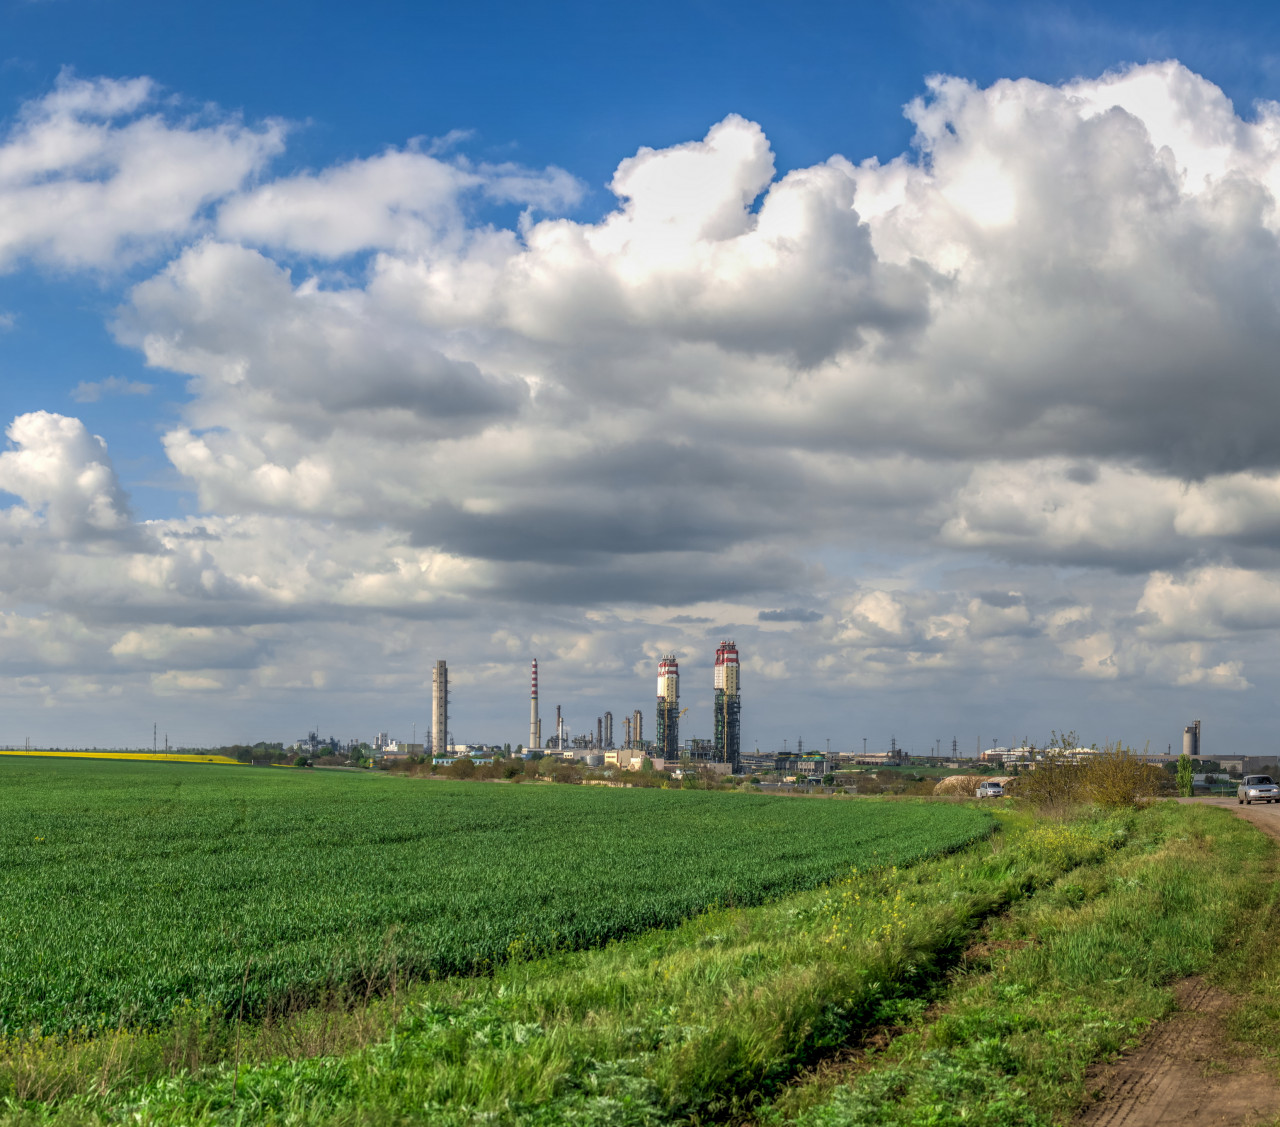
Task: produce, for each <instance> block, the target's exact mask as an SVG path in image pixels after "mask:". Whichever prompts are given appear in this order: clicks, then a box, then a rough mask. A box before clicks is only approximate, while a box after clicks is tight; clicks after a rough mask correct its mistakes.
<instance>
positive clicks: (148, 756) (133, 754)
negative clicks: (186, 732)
mask: <svg viewBox="0 0 1280 1127" xmlns="http://www.w3.org/2000/svg"><path fill="white" fill-rule="evenodd" d="M0 755H21V756H39V757H42V758H45V759H133V760H140V761H143V762H147V763H231V764H236V765H239V764H240V761H239V760H238V759H232V758H231V757H230V756H228V755H179V754H178V753H177V752H168V753H166V752H150V751H0Z"/></svg>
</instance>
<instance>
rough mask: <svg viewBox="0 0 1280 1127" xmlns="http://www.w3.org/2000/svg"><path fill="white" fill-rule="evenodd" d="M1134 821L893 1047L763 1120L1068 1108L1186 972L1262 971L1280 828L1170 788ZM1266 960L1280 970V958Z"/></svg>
mask: <svg viewBox="0 0 1280 1127" xmlns="http://www.w3.org/2000/svg"><path fill="white" fill-rule="evenodd" d="M1134 825H1135V827H1136V829H1135V839H1134V843H1133V846H1132V847H1131V848H1130V849H1127V850H1124V851H1122V852H1118V853H1117V854H1116V855H1115V856H1114V857H1112V858H1111V859H1110V861H1109V862H1108V863H1107V864H1106V865H1102V866H1097V867H1093V868H1087V869H1076V870H1073V871H1071V872H1068V873H1064V874H1063V875H1062V876H1061V877H1059V878H1058V879H1057V880H1056V881H1054V882H1053V883H1052V884H1051V885H1050V886H1049V887H1047V888H1046V889H1044V890H1043V891H1042V892H1041V893H1040V894H1039V895H1037V896H1035V897H1033V898H1030V899H1027V900H1025V901H1023V902H1022V903H1020V904H1018V905H1015V906H1014V907H1013V909H1012V910H1011V911H1010V912H1009V913H1008V914H1007V915H1006V916H1004V917H1002V918H1000V919H998V920H993V921H991V924H990V926H989V928H988V930H987V933H986V934H985V935H984V937H983V942H982V943H981V944H979V945H976V949H977V951H976V953H975V955H974V957H973V959H972V961H970V962H969V963H968V964H967V969H966V973H963V974H960V975H958V976H957V977H956V978H955V980H954V982H953V984H952V985H951V987H950V989H949V990H948V991H947V992H946V994H945V995H944V996H942V997H941V998H939V999H938V1000H937V1003H936V1005H935V1007H934V1008H933V1009H932V1010H930V1011H929V1012H928V1013H924V1012H917V1013H916V1014H915V1015H914V1018H913V1020H912V1021H910V1023H909V1025H908V1028H907V1031H906V1032H905V1033H904V1034H903V1035H902V1036H899V1037H897V1038H896V1039H895V1040H894V1041H893V1042H892V1044H891V1045H890V1046H889V1047H888V1048H887V1050H886V1051H884V1052H882V1053H879V1054H874V1055H872V1056H869V1057H863V1058H861V1059H859V1060H857V1061H856V1062H854V1063H853V1064H851V1066H850V1067H849V1068H848V1069H846V1070H844V1071H843V1072H842V1073H836V1074H832V1073H827V1074H825V1075H822V1076H814V1077H812V1078H810V1080H809V1081H808V1082H807V1083H804V1084H798V1085H795V1086H793V1087H792V1088H791V1089H790V1090H789V1091H787V1092H786V1093H785V1094H784V1095H783V1096H782V1097H780V1098H779V1099H777V1100H776V1101H775V1102H774V1104H773V1105H772V1107H771V1108H769V1109H768V1110H767V1112H766V1113H765V1114H764V1115H763V1116H762V1121H763V1122H764V1123H768V1124H781V1123H796V1124H799V1125H802V1127H860V1125H864V1124H866V1125H871V1124H876V1125H893V1124H919V1123H937V1124H952V1123H954V1124H960V1123H963V1124H966V1125H976V1127H1006V1125H1012V1124H1038V1123H1044V1124H1049V1123H1051V1122H1060V1121H1062V1120H1063V1119H1065V1118H1070V1115H1071V1113H1072V1112H1073V1111H1074V1110H1075V1108H1076V1107H1077V1106H1078V1105H1079V1103H1080V1101H1081V1099H1082V1096H1083V1091H1084V1077H1085V1071H1086V1069H1087V1068H1088V1067H1089V1065H1090V1064H1092V1063H1094V1062H1095V1061H1097V1060H1099V1059H1101V1058H1103V1057H1105V1056H1107V1055H1108V1054H1110V1053H1114V1052H1116V1051H1118V1050H1120V1049H1122V1048H1124V1047H1125V1046H1127V1045H1130V1044H1132V1043H1133V1042H1134V1041H1135V1039H1136V1038H1137V1037H1139V1036H1140V1034H1141V1033H1142V1031H1143V1030H1144V1028H1145V1027H1146V1026H1147V1025H1148V1024H1149V1023H1151V1022H1152V1021H1155V1020H1157V1019H1159V1018H1161V1017H1163V1016H1165V1015H1166V1014H1167V1013H1168V1012H1169V1010H1170V1009H1171V1007H1172V1005H1173V993H1172V990H1171V985H1172V984H1173V983H1174V982H1175V981H1176V980H1178V979H1180V978H1183V977H1185V976H1188V975H1192V974H1197V973H1202V972H1213V973H1217V974H1219V975H1220V976H1221V975H1227V976H1229V975H1231V974H1233V973H1235V974H1236V975H1237V978H1238V979H1240V980H1241V984H1242V985H1247V981H1245V980H1244V979H1243V976H1242V975H1240V974H1239V971H1240V970H1242V969H1243V963H1244V962H1246V961H1247V960H1246V959H1244V958H1243V957H1242V955H1243V952H1245V951H1251V952H1256V951H1258V950H1261V949H1262V946H1263V941H1262V936H1263V934H1264V933H1265V932H1266V931H1267V930H1268V926H1267V925H1269V924H1270V925H1273V924H1274V923H1275V922H1276V915H1277V911H1276V905H1275V902H1274V895H1275V885H1274V883H1273V880H1274V875H1275V874H1274V865H1275V858H1274V854H1275V850H1274V846H1273V845H1272V843H1271V842H1270V841H1268V840H1267V839H1266V838H1264V837H1263V836H1262V835H1261V834H1260V833H1258V831H1257V830H1255V829H1253V828H1252V827H1251V826H1249V825H1247V824H1245V823H1244V822H1242V821H1239V820H1238V819H1235V818H1233V817H1232V816H1231V815H1230V814H1229V813H1227V812H1226V811H1223V810H1217V809H1212V808H1203V807H1189V806H1177V805H1174V804H1172V803H1161V804H1158V805H1157V806H1155V807H1153V808H1151V809H1148V810H1146V811H1144V812H1142V813H1141V814H1140V815H1138V816H1137V817H1136V818H1135V819H1134ZM1073 829H1074V827H1064V830H1066V831H1067V832H1070V831H1071V830H1073ZM1272 934H1274V933H1272ZM1271 950H1274V941H1272V944H1271ZM1266 965H1267V966H1268V967H1269V968H1270V969H1271V971H1272V972H1273V973H1274V972H1275V971H1276V970H1278V969H1280V958H1278V957H1276V956H1275V955H1274V954H1270V957H1269V959H1268V960H1267V963H1266ZM1233 968H1234V969H1233ZM1277 987H1280V981H1274V982H1273V987H1272V997H1271V998H1270V999H1269V1002H1268V1005H1269V1007H1270V1008H1269V1009H1268V1008H1267V1007H1261V1006H1259V1007H1255V1009H1254V1010H1253V1011H1252V1013H1253V1017H1252V1020H1253V1023H1254V1026H1255V1027H1256V1029H1257V1031H1258V1033H1259V1035H1260V1039H1261V1038H1263V1037H1265V1036H1267V1035H1269V1034H1274V1033H1275V1032H1277V1031H1278V1030H1280V1005H1278V1003H1280V989H1278V988H1277ZM1248 1020H1249V1019H1246V1021H1245V1024H1247V1022H1248ZM1272 1043H1273V1044H1274V1041H1273V1042H1272Z"/></svg>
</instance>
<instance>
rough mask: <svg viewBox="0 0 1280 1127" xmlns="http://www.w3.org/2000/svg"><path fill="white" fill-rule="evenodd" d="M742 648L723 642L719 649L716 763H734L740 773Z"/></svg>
mask: <svg viewBox="0 0 1280 1127" xmlns="http://www.w3.org/2000/svg"><path fill="white" fill-rule="evenodd" d="M740 687H741V674H740V671H739V666H738V647H737V646H736V645H734V643H733V642H728V641H723V642H721V643H720V646H719V648H718V649H717V650H716V676H715V690H716V697H715V761H716V762H717V763H731V764H732V765H733V770H734V771H735V772H736V771H737V770H738V766H739V764H740V763H741V760H742V695H741V692H740Z"/></svg>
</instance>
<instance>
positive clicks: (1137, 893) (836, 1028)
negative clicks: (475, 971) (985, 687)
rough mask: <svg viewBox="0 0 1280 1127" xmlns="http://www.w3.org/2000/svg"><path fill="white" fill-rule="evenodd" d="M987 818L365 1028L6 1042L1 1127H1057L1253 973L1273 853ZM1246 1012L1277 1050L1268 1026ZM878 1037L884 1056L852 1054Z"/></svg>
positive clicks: (372, 1019) (344, 1020)
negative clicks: (488, 1126)
mask: <svg viewBox="0 0 1280 1127" xmlns="http://www.w3.org/2000/svg"><path fill="white" fill-rule="evenodd" d="M873 801H874V800H873ZM804 805H805V806H806V807H808V806H810V805H811V804H808V803H806V804H804ZM859 805H862V804H861V803H860V804H859ZM868 805H870V803H869V804H868ZM1002 822H1003V826H1002V830H1001V832H1000V833H999V834H997V835H996V836H995V837H994V838H993V839H992V840H991V841H989V842H983V843H980V844H977V845H973V846H970V847H967V848H965V849H963V850H961V851H959V852H957V853H955V854H953V855H951V856H948V857H943V858H937V859H933V860H928V861H925V862H922V863H920V864H917V865H915V866H913V867H910V868H905V869H904V868H892V867H890V868H888V869H879V870H874V871H864V872H857V873H852V874H850V875H849V876H848V877H847V878H846V879H844V880H842V881H840V882H839V883H836V884H833V885H831V886H829V887H827V888H825V889H820V890H816V891H811V892H805V893H800V894H797V895H793V896H790V897H788V898H786V899H784V900H781V901H778V902H775V903H773V904H768V905H764V906H760V907H754V908H740V909H731V910H724V909H721V910H714V911H711V912H708V913H707V914H705V915H702V916H699V917H697V918H696V919H693V920H690V921H688V922H686V923H685V924H683V925H682V926H680V927H677V928H675V929H673V930H670V931H657V932H650V933H648V934H645V935H642V936H638V937H636V938H633V939H628V940H625V941H623V942H618V943H613V944H611V945H609V946H607V947H605V948H603V949H597V950H591V951H583V952H577V953H569V954H560V955H556V956H553V957H551V958H548V959H538V960H532V961H528V962H517V963H513V964H511V965H507V966H505V967H501V968H499V969H498V970H497V971H496V973H495V974H494V975H493V976H492V977H487V978H468V979H448V980H441V981H437V982H434V983H428V984H419V985H417V986H415V987H413V988H411V989H410V990H408V991H407V992H406V993H401V994H399V995H398V996H397V997H395V998H394V999H390V998H389V999H381V1000H374V999H371V1000H370V1001H369V1003H368V1004H367V1005H364V1006H357V1007H356V1008H355V1010H354V1011H348V1012H330V1013H327V1014H322V1013H317V1012H316V1011H312V1012H310V1013H307V1014H301V1015H295V1016H294V1017H293V1018H292V1019H286V1020H280V1021H276V1022H274V1023H273V1022H267V1023H265V1024H263V1023H257V1024H253V1025H246V1026H244V1027H243V1028H241V1027H239V1026H237V1025H236V1024H235V1023H231V1022H227V1021H225V1020H222V1019H218V1018H216V1017H209V1016H202V1015H199V1014H195V1013H193V1014H191V1015H190V1016H189V1018H188V1019H187V1020H186V1021H185V1022H184V1021H179V1022H176V1023H171V1024H169V1025H166V1026H164V1027H162V1028H159V1029H156V1030H154V1031H152V1032H150V1033H138V1032H133V1033H121V1034H118V1035H116V1036H114V1037H113V1036H105V1037H99V1038H96V1039H95V1040H93V1041H92V1042H89V1043H86V1044H83V1045H80V1046H78V1047H77V1046H74V1045H68V1044H67V1043H66V1042H62V1043H59V1044H56V1045H51V1046H49V1047H47V1048H44V1047H42V1046H40V1045H39V1044H26V1045H23V1044H18V1043H14V1044H10V1045H9V1046H8V1048H7V1051H6V1054H5V1057H4V1060H3V1061H2V1062H0V1091H5V1090H7V1091H8V1092H9V1093H10V1094H11V1100H12V1098H13V1097H16V1099H17V1101H18V1102H10V1104H9V1108H10V1113H9V1116H8V1118H9V1120H10V1121H11V1122H21V1121H30V1122H42V1121H46V1120H53V1121H58V1120H62V1121H65V1122H76V1123H94V1122H100V1121H112V1120H114V1119H116V1118H118V1117H121V1116H124V1117H134V1118H136V1119H137V1120H138V1121H141V1122H145V1123H155V1124H161V1123H201V1122H208V1123H217V1122H238V1121H243V1122H281V1123H284V1122H289V1123H330V1122H343V1123H387V1122H424V1123H433V1124H435V1123H441V1124H454V1123H456V1124H464V1123H473V1122H490V1123H494V1122H496V1123H508V1122H509V1123H528V1124H551V1123H564V1122H572V1123H577V1124H590V1123H599V1124H610V1125H619V1127H625V1125H627V1124H637V1125H642V1124H643V1125H650V1124H665V1123H690V1124H692V1123H717V1122H721V1123H742V1122H744V1121H748V1120H756V1121H758V1122H761V1123H767V1124H774V1123H786V1122H799V1123H803V1124H806V1125H811V1127H819V1125H820V1127H835V1125H837V1124H840V1125H843V1124H863V1123H865V1124H873V1123H874V1124H880V1123H913V1124H916V1123H919V1124H924V1123H930V1124H949V1123H957V1124H959V1123H965V1124H971V1123H978V1124H990V1125H992V1127H995V1125H1003V1124H1015V1123H1017V1124H1025V1123H1039V1122H1045V1123H1048V1122H1050V1121H1052V1120H1053V1119H1054V1118H1059V1117H1062V1116H1065V1115H1066V1114H1067V1113H1068V1112H1069V1111H1070V1109H1071V1108H1072V1107H1074V1106H1075V1105H1076V1103H1077V1102H1078V1100H1079V1099H1080V1096H1081V1092H1082V1085H1083V1076H1084V1071H1085V1069H1086V1068H1087V1066H1088V1065H1089V1064H1090V1063H1091V1062H1092V1061H1094V1060H1097V1059H1099V1058H1100V1057H1103V1056H1105V1055H1107V1054H1108V1053H1111V1052H1114V1051H1115V1050H1117V1049H1119V1048H1121V1047H1123V1046H1124V1045H1125V1044H1127V1043H1129V1042H1130V1041H1131V1040H1132V1039H1133V1038H1134V1037H1135V1036H1137V1035H1138V1034H1139V1033H1140V1031H1141V1030H1142V1029H1143V1028H1144V1026H1145V1025H1146V1024H1147V1023H1149V1022H1150V1021H1152V1020H1154V1019H1156V1018H1158V1017H1160V1016H1162V1015H1163V1014H1164V1013H1165V1012H1167V1010H1168V1008H1169V1006H1170V1004H1171V996H1172V995H1171V991H1170V988H1169V987H1170V984H1171V983H1172V982H1173V981H1175V980H1176V979H1177V978H1179V977H1181V976H1184V975H1187V974H1192V973H1197V972H1202V971H1210V972H1213V973H1216V974H1218V975H1220V976H1225V978H1227V979H1230V978H1231V976H1232V975H1239V974H1240V973H1241V970H1242V968H1243V967H1244V966H1245V964H1246V963H1248V962H1250V960H1251V959H1253V958H1256V957H1257V951H1258V950H1260V949H1261V947H1260V942H1261V937H1262V936H1263V935H1265V933H1266V932H1267V930H1268V929H1269V927H1270V926H1271V924H1272V922H1273V916H1274V904H1273V902H1272V889H1273V886H1272V884H1271V877H1272V863H1273V848H1272V846H1271V843H1270V842H1269V841H1267V840H1266V839H1264V838H1263V837H1261V835H1259V834H1258V833H1257V831H1256V830H1254V829H1252V828H1251V827H1249V826H1247V825H1244V824H1243V823H1240V822H1238V821H1236V820H1235V819H1233V818H1232V817H1231V816H1230V815H1229V814H1227V813H1226V812H1223V811H1220V810H1206V809H1198V808H1191V807H1181V806H1175V805H1173V804H1168V803H1162V804H1159V805H1158V806H1156V807H1155V808H1153V809H1149V810H1145V811H1140V812H1136V813H1130V814H1126V815H1119V816H1112V817H1101V816H1097V817H1086V818H1082V819H1078V820H1076V821H1074V822H1071V823H1067V824H1060V823H1036V822H1034V821H1033V820H1032V819H1031V818H1030V817H1029V816H1026V815H1017V814H1013V813H1009V812H1006V813H1004V814H1002ZM1272 961H1273V962H1274V961H1275V960H1274V957H1272ZM1273 981H1275V980H1273ZM1240 1021H1241V1022H1242V1023H1243V1024H1244V1025H1248V1028H1249V1029H1251V1030H1253V1032H1254V1035H1256V1036H1258V1037H1265V1036H1266V1035H1267V1032H1268V1031H1269V1030H1271V1029H1273V1028H1274V1026H1275V1024H1276V1023H1277V1022H1280V1007H1277V1006H1276V1005H1275V1003H1274V1001H1270V1002H1267V1003H1266V1004H1261V1003H1260V1004H1257V1005H1255V1006H1254V1007H1253V1008H1252V1009H1247V1010H1246V1011H1244V1012H1243V1014H1242V1017H1241V1019H1240ZM1250 1023H1251V1024H1250ZM886 1029H888V1030H891V1031H892V1032H894V1033H895V1034H896V1036H893V1037H892V1038H885V1037H884V1032H885V1030H886ZM876 1030H879V1034H878V1036H877V1040H878V1041H880V1040H888V1044H887V1047H885V1048H883V1049H881V1050H880V1051H875V1052H864V1051H858V1046H860V1045H863V1044H864V1039H865V1037H866V1035H867V1033H868V1032H869V1031H876ZM851 1049H852V1050H853V1051H852V1053H851ZM308 1054H318V1055H308ZM22 1109H25V1110H22Z"/></svg>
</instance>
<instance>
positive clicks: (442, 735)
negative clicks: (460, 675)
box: [431, 661, 449, 755]
mask: <svg viewBox="0 0 1280 1127" xmlns="http://www.w3.org/2000/svg"><path fill="white" fill-rule="evenodd" d="M448 752H449V669H448V666H446V665H445V663H444V662H443V661H437V662H436V664H435V668H434V669H433V670H432V671H431V754H432V755H447V754H448Z"/></svg>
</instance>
